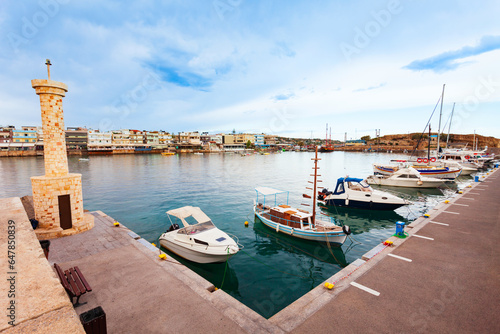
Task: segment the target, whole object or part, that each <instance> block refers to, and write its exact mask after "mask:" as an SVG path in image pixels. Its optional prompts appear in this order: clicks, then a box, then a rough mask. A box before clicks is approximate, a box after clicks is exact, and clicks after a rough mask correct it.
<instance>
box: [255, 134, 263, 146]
mask: <svg viewBox="0 0 500 334" xmlns="http://www.w3.org/2000/svg"><path fill="white" fill-rule="evenodd" d="M254 144H255V146H264V134H260V135H254Z"/></svg>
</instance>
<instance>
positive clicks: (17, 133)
mask: <svg viewBox="0 0 500 334" xmlns="http://www.w3.org/2000/svg"><path fill="white" fill-rule="evenodd" d="M12 142H13V143H36V127H32V126H23V127H21V130H18V129H13V130H12Z"/></svg>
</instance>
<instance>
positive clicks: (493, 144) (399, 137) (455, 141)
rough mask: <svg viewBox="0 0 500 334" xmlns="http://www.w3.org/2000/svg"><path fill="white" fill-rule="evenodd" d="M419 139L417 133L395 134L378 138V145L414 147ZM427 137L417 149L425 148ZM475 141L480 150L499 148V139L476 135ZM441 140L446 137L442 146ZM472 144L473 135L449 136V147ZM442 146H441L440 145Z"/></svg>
mask: <svg viewBox="0 0 500 334" xmlns="http://www.w3.org/2000/svg"><path fill="white" fill-rule="evenodd" d="M436 134H437V133H432V135H436ZM419 138H420V134H419V133H410V134H396V135H385V136H383V137H380V144H381V145H394V146H412V147H415V145H416V144H417V142H418V139H419ZM427 138H428V137H427V135H426V137H425V139H422V140H421V141H420V144H419V149H424V148H426V147H427V144H428V140H427ZM476 139H478V140H479V142H478V145H479V147H480V148H483V147H484V146H488V147H490V148H500V139H498V138H495V137H485V136H481V135H476ZM443 140H444V141H445V140H446V135H443V137H442V139H441V144H443ZM376 143H377V141H376V139H371V140H370V141H369V142H368V144H372V145H374V144H376ZM473 143H474V135H473V134H467V135H463V134H450V140H449V145H460V144H461V145H460V146H462V145H465V144H468V145H467V147H472V145H473ZM436 144H437V143H436V138H432V141H431V147H434V148H435V147H436ZM440 146H443V145H440Z"/></svg>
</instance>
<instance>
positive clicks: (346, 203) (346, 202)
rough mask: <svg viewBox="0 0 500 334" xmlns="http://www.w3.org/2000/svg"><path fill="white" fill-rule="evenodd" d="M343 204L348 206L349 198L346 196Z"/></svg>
mask: <svg viewBox="0 0 500 334" xmlns="http://www.w3.org/2000/svg"><path fill="white" fill-rule="evenodd" d="M345 205H346V206H348V205H349V198H346V199H345Z"/></svg>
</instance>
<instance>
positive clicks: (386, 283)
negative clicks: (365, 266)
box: [293, 170, 500, 333]
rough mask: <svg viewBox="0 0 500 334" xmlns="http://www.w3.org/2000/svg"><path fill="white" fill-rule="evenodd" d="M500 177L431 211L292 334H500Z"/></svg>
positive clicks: (497, 174) (493, 177) (497, 172)
mask: <svg viewBox="0 0 500 334" xmlns="http://www.w3.org/2000/svg"><path fill="white" fill-rule="evenodd" d="M499 176H500V171H498V170H496V171H495V172H493V173H492V174H491V175H490V176H488V177H487V178H486V179H485V181H484V182H480V183H476V184H474V185H473V188H466V189H465V190H464V194H463V195H458V196H457V197H456V198H455V199H454V200H452V202H451V203H450V204H443V206H444V207H443V208H442V209H441V210H439V211H440V212H439V213H438V214H433V213H432V212H431V217H430V218H427V219H428V220H429V222H427V224H426V225H425V226H423V227H421V226H419V225H416V227H414V228H413V229H410V230H409V233H410V237H409V238H408V239H407V240H406V241H405V242H404V243H403V244H402V245H401V246H399V247H397V248H396V249H394V251H393V252H392V253H391V254H392V255H396V256H397V257H394V256H385V257H383V259H382V260H381V261H380V262H378V263H377V265H376V266H374V267H373V268H372V269H371V270H369V271H367V272H366V273H364V274H363V275H362V276H361V277H359V278H357V279H355V283H357V284H360V286H358V287H356V286H353V285H351V284H349V285H350V286H349V287H347V288H346V289H345V290H344V291H343V292H341V293H340V294H339V295H338V296H337V297H336V298H334V299H332V300H331V301H329V302H328V303H327V304H326V305H325V306H323V307H322V308H321V309H320V310H319V311H318V312H316V313H315V314H313V315H312V316H311V317H309V318H308V319H307V320H305V321H304V322H303V323H302V324H300V325H299V326H298V327H297V328H296V329H295V330H293V332H294V333H331V332H332V331H335V332H341V333H500V322H499V321H498V317H499V314H500V257H499V253H500V179H499ZM409 260H411V262H409ZM363 287H366V288H368V289H371V291H370V290H368V292H367V291H366V290H363V289H362V288H363Z"/></svg>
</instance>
